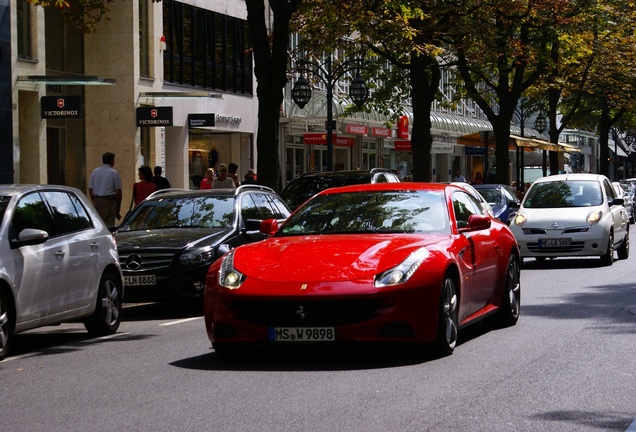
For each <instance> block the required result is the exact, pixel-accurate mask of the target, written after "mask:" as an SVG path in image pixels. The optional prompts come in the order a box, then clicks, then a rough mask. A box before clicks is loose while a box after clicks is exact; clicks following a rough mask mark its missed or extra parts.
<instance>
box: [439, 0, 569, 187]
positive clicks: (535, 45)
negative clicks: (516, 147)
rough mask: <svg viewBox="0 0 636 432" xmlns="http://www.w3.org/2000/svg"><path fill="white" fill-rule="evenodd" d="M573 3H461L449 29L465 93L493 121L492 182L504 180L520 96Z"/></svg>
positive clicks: (546, 60)
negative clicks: (512, 125) (494, 158)
mask: <svg viewBox="0 0 636 432" xmlns="http://www.w3.org/2000/svg"><path fill="white" fill-rule="evenodd" d="M576 8H577V6H576V5H575V4H573V3H570V2H553V1H548V0H526V1H516V2H510V1H507V0H489V1H485V2H484V1H473V0H466V1H464V2H461V4H460V5H459V7H458V8H457V9H455V14H454V15H453V17H454V19H455V22H454V25H453V31H452V33H451V34H449V36H450V38H449V44H451V45H452V46H453V48H454V50H453V52H452V55H453V56H455V57H456V61H457V68H458V71H459V73H460V75H461V77H462V80H463V84H464V89H465V91H466V95H467V96H468V97H470V98H472V99H473V100H474V101H475V103H476V104H477V105H478V106H479V107H480V108H481V110H482V111H483V112H484V114H485V115H486V117H487V118H488V120H489V121H490V123H491V124H492V127H493V131H494V134H495V142H496V148H495V157H496V166H497V167H500V169H497V172H496V182H497V183H504V184H508V183H509V181H510V179H509V173H508V165H509V150H508V141H509V138H510V124H511V120H512V116H513V115H514V111H515V108H516V107H517V105H518V102H519V99H520V98H521V97H522V95H523V94H524V93H525V92H526V91H527V90H528V89H529V88H530V87H531V86H532V85H534V84H535V83H536V82H537V81H538V80H539V79H540V78H541V75H542V73H543V71H544V69H545V68H546V66H547V65H548V64H549V53H550V50H551V45H552V44H553V42H554V38H553V37H552V31H553V28H554V27H555V26H557V27H558V26H559V25H560V23H561V22H562V20H563V19H564V17H569V16H571V15H572V14H573V11H574V10H575V9H576Z"/></svg>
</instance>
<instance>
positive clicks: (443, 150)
mask: <svg viewBox="0 0 636 432" xmlns="http://www.w3.org/2000/svg"><path fill="white" fill-rule="evenodd" d="M454 152H455V144H450V143H442V142H434V143H433V144H432V145H431V154H453V153H454Z"/></svg>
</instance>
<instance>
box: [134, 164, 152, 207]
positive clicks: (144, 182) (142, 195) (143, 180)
mask: <svg viewBox="0 0 636 432" xmlns="http://www.w3.org/2000/svg"><path fill="white" fill-rule="evenodd" d="M152 177H153V174H152V169H150V167H149V166H142V167H140V168H139V182H137V183H135V184H134V186H133V199H134V200H135V206H136V205H138V204H139V203H140V202H142V201H143V200H145V199H146V197H147V196H148V195H150V194H151V193H153V192H154V191H156V190H157V185H156V184H154V182H153V181H152Z"/></svg>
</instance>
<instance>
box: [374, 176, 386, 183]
mask: <svg viewBox="0 0 636 432" xmlns="http://www.w3.org/2000/svg"><path fill="white" fill-rule="evenodd" d="M374 182H375V183H388V180H387V179H386V177H385V176H384V174H376V175H375V180H374Z"/></svg>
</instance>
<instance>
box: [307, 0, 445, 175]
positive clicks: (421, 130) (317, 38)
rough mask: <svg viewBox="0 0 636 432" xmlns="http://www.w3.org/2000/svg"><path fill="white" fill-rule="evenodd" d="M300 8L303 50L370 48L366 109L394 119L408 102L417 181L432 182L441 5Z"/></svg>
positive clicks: (328, 0) (329, 0)
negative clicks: (411, 121)
mask: <svg viewBox="0 0 636 432" xmlns="http://www.w3.org/2000/svg"><path fill="white" fill-rule="evenodd" d="M301 9H302V10H301V11H300V15H301V16H302V20H301V22H300V23H299V26H298V27H297V30H298V31H299V32H301V34H302V35H303V45H302V49H303V50H304V51H305V52H332V51H334V50H335V49H336V48H337V47H341V48H344V49H352V41H353V43H355V44H357V45H360V46H362V47H363V48H364V50H365V51H366V53H367V55H366V59H365V60H366V63H365V65H366V66H365V71H364V75H365V77H366V78H367V79H368V80H370V81H372V85H371V88H372V89H373V94H372V98H371V100H369V101H368V102H367V104H366V105H367V109H369V108H368V107H372V108H374V109H376V110H378V111H380V112H392V113H393V115H394V120H395V119H397V117H398V116H399V115H400V114H402V113H403V108H404V104H405V102H407V101H408V102H410V105H411V107H412V109H413V125H412V133H411V151H412V154H413V179H414V180H415V181H430V180H431V178H432V170H431V167H432V158H431V148H432V142H433V137H432V135H431V120H430V112H431V106H432V103H433V102H434V101H435V99H436V98H437V96H438V95H439V81H440V75H441V73H440V64H439V55H440V54H441V49H440V48H439V41H440V34H441V29H443V28H444V26H445V23H446V21H447V16H446V13H444V9H443V7H442V5H441V4H440V3H439V2H436V1H427V0H420V1H417V0H415V1H410V0H392V1H374V0H359V1H353V2H347V3H342V2H340V1H334V0H322V1H317V2H311V3H306V4H305V5H304V7H303V8H301ZM424 11H426V12H424ZM387 63H388V64H390V67H387ZM347 112H350V111H347Z"/></svg>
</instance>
